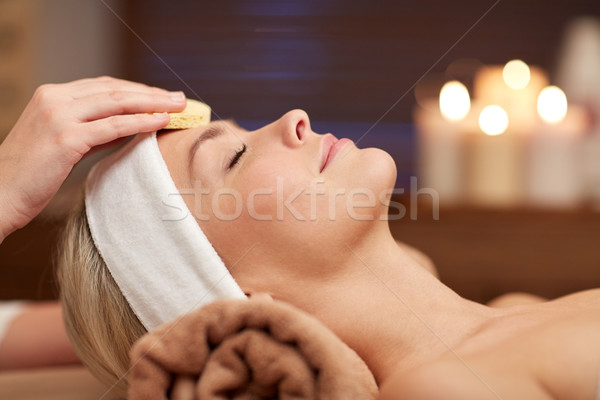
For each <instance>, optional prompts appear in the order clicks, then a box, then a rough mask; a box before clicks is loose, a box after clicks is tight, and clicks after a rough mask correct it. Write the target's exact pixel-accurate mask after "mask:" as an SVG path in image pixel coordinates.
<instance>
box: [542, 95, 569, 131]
mask: <svg viewBox="0 0 600 400" xmlns="http://www.w3.org/2000/svg"><path fill="white" fill-rule="evenodd" d="M567 107H568V105H567V96H566V95H565V92H563V91H562V90H561V89H560V88H559V87H556V86H546V87H545V88H544V89H543V90H542V91H541V92H540V95H539V96H538V101H537V109H538V114H539V115H540V117H541V118H542V119H543V120H544V121H546V122H549V123H551V124H554V123H557V122H560V121H562V120H563V118H564V117H565V115H567Z"/></svg>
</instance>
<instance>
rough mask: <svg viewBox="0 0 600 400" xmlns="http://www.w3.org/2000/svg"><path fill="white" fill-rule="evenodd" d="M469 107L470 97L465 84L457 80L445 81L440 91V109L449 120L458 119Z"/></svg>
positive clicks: (467, 111)
mask: <svg viewBox="0 0 600 400" xmlns="http://www.w3.org/2000/svg"><path fill="white" fill-rule="evenodd" d="M470 109H471V98H470V97H469V91H468V90H467V88H466V86H465V85H463V84H462V83H460V82H459V81H450V82H446V84H445V85H444V87H442V90H441V91H440V111H441V112H442V115H443V116H444V117H445V118H446V119H449V120H450V121H460V120H461V119H463V118H464V117H465V116H466V115H467V114H468V113H469V110H470Z"/></svg>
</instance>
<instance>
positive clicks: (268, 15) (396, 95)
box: [0, 0, 600, 301]
mask: <svg viewBox="0 0 600 400" xmlns="http://www.w3.org/2000/svg"><path fill="white" fill-rule="evenodd" d="M494 4H495V6H494ZM106 5H107V6H99V7H98V10H97V12H98V13H102V15H101V17H102V18H105V19H109V20H112V21H113V22H114V32H113V31H111V35H112V36H111V37H114V38H115V39H114V41H113V42H110V43H109V48H110V49H113V48H116V49H119V50H118V53H119V54H120V56H119V57H117V59H116V60H115V62H114V65H116V68H117V69H116V72H115V74H116V75H117V76H121V77H126V78H129V79H132V80H136V81H141V82H145V83H149V84H154V85H157V86H161V87H165V88H168V89H180V90H184V91H185V92H186V93H187V94H188V96H189V97H196V98H200V99H202V100H204V101H205V102H207V103H208V104H210V105H211V106H212V108H213V111H214V112H215V115H214V117H215V118H229V117H234V118H236V119H237V120H239V121H240V123H241V124H242V126H245V127H247V128H253V127H255V126H258V125H260V124H262V123H263V122H267V121H271V120H273V119H276V118H278V117H279V116H281V115H282V114H283V113H285V112H286V111H289V110H291V109H294V108H302V109H304V110H306V111H307V112H308V113H309V116H310V117H311V121H312V124H313V129H314V130H315V131H316V132H319V133H324V132H327V131H331V132H332V133H334V134H336V135H338V136H349V137H352V138H354V139H355V140H356V139H357V138H360V137H362V136H363V135H364V134H365V133H366V132H369V134H367V135H366V136H365V137H364V139H361V142H360V143H359V146H361V147H364V146H371V145H372V146H379V147H383V148H385V149H386V150H387V151H389V152H390V153H391V154H392V155H393V156H394V158H395V159H396V162H397V165H398V170H399V185H400V186H403V184H404V183H405V182H406V178H407V177H408V176H410V175H412V174H414V172H415V161H416V160H415V149H414V139H415V134H414V128H413V126H412V123H411V122H412V110H413V108H414V107H415V96H414V87H415V85H416V84H417V83H418V82H419V81H420V80H423V81H426V82H428V83H429V84H431V86H432V87H435V85H437V84H440V83H441V82H443V80H444V79H450V78H461V79H462V78H465V77H467V78H468V76H470V73H472V70H469V68H466V69H465V68H464V67H463V68H458V67H457V66H456V65H457V64H456V60H461V59H471V60H472V61H470V62H469V63H464V62H463V63H462V65H463V66H464V65H470V66H473V65H475V66H476V65H478V64H481V63H483V64H503V63H505V62H506V61H508V60H510V59H514V58H520V59H523V60H525V61H526V62H528V63H529V64H534V65H539V66H541V67H543V68H544V69H546V70H548V71H549V72H550V74H551V76H552V74H553V72H554V71H555V68H556V65H557V60H558V56H559V48H560V44H561V38H562V35H563V32H564V29H565V27H566V26H567V24H568V23H569V21H571V20H572V19H573V18H575V17H578V16H582V15H592V16H596V17H600V2H599V1H598V0H577V1H549V0H537V1H534V0H519V1H517V0H502V1H499V2H497V3H495V2H494V1H489V0H485V1H484V0H477V1H475V0H468V1H447V0H436V1H432V0H426V1H394V2H393V1H341V0H334V1H316V0H308V1H281V0H279V1H275V0H272V1H267V0H255V1H232V0H221V1H192V0H187V1H164V0H131V1H106ZM111 9H112V10H113V11H114V14H113V12H112V11H111ZM55 12H58V13H60V17H61V18H64V19H65V20H67V21H77V19H78V18H80V16H79V14H77V12H76V11H74V9H73V8H64V9H61V10H55ZM486 12H487V14H486ZM42 18H44V17H43V14H42ZM88 18H89V16H88ZM82 24H83V23H82ZM63 25H64V26H62V28H64V29H65V32H63V36H62V38H63V39H62V42H64V41H66V40H67V39H69V37H71V39H72V40H74V41H75V42H77V40H78V39H77V38H74V39H73V38H72V35H73V34H75V33H71V32H70V31H69V29H70V28H69V25H68V24H66V25H65V24H63ZM58 28H61V27H60V26H59V27H58ZM58 28H56V29H58ZM53 29H54V28H53ZM80 29H85V26H83V27H80ZM80 40H83V39H80ZM60 44H61V41H57V42H56V43H54V44H53V45H52V46H46V47H45V49H46V50H45V51H46V53H47V54H49V57H51V58H52V57H54V58H56V57H62V58H61V59H59V60H56V63H57V65H60V66H64V68H65V70H67V69H69V68H72V67H73V66H76V65H77V64H78V63H83V62H84V61H85V60H84V59H82V58H81V57H80V55H78V54H72V53H69V51H68V50H65V49H62V50H61V49H60V47H59V46H60ZM53 46H54V47H53ZM111 62H112V61H111ZM449 67H450V68H449ZM54 71H55V74H58V72H60V68H55V69H54ZM56 76H58V75H56ZM66 76H68V78H66V79H68V80H72V79H75V78H79V77H81V76H74V74H72V73H66ZM49 79H52V78H49ZM465 83H467V84H468V83H469V82H468V81H467V82H465ZM432 93H433V94H434V95H435V91H433V92H432ZM63 197H64V196H63ZM401 200H402V201H404V202H405V203H406V199H401ZM67 203H68V202H67ZM406 206H407V208H409V207H411V205H409V204H406ZM49 215H51V217H48V216H49ZM61 215H62V214H61V213H54V214H50V213H45V214H44V215H43V216H42V217H40V218H38V219H36V220H35V221H34V222H33V223H32V224H30V225H29V226H28V227H26V228H24V229H22V230H20V231H18V232H16V233H14V234H13V235H11V236H10V237H8V238H7V239H6V240H5V241H4V243H2V245H0V264H1V265H0V298H3V299H11V298H31V299H48V298H55V297H56V289H55V282H54V277H53V276H54V275H53V270H52V263H51V261H50V260H51V257H50V255H51V253H52V249H53V248H54V247H55V246H56V233H57V232H58V230H59V227H60V225H61V223H62V221H61ZM419 215H420V216H419V218H418V219H417V220H416V221H413V220H410V219H408V218H404V219H403V220H401V221H396V222H394V223H393V224H392V231H393V233H394V235H395V236H396V237H397V238H398V239H401V240H403V241H405V242H407V243H409V244H412V245H415V246H417V247H418V248H420V249H422V250H423V251H424V252H425V253H427V254H429V255H430V256H431V257H432V258H433V260H434V261H435V262H436V264H437V266H438V268H439V270H440V273H441V277H442V279H443V280H444V281H445V282H446V283H447V284H448V285H449V286H450V287H452V288H454V289H455V290H457V291H458V292H459V293H460V294H462V295H464V296H466V297H468V298H471V299H474V300H478V301H487V300H489V299H491V298H492V297H494V296H497V295H499V294H502V293H504V292H507V291H515V290H520V291H528V292H533V293H537V294H540V295H543V296H548V297H556V296H559V295H562V294H566V293H569V292H572V291H575V290H582V289H586V288H592V287H600V252H599V251H598V243H600V213H598V212H597V211H593V210H590V209H578V210H561V211H548V210H535V209H517V210H515V209H511V210H490V209H474V208H453V209H442V210H441V211H440V220H439V221H434V220H432V218H431V211H430V209H429V208H428V207H427V205H426V203H425V204H424V205H423V206H420V208H419Z"/></svg>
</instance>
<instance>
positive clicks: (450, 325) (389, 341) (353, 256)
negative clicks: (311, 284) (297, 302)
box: [311, 225, 494, 383]
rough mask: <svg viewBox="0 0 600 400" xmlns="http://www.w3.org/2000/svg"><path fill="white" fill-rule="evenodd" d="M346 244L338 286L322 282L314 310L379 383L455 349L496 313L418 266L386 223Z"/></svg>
mask: <svg viewBox="0 0 600 400" xmlns="http://www.w3.org/2000/svg"><path fill="white" fill-rule="evenodd" d="M343 245H344V247H345V253H346V254H347V256H346V257H344V262H343V266H342V268H341V269H340V270H341V271H343V274H341V275H340V278H339V279H340V281H341V284H336V285H331V282H328V283H325V284H323V287H322V288H321V289H322V293H323V296H319V297H320V299H321V300H326V301H324V302H323V301H321V302H320V304H319V305H318V306H316V307H315V308H314V309H313V311H314V310H316V312H314V314H315V315H316V316H317V317H318V318H320V319H321V320H322V321H324V322H325V323H326V324H327V325H329V327H330V328H331V329H332V330H333V331H334V332H336V333H337V334H338V336H340V337H341V338H342V340H344V341H345V342H346V343H347V344H348V345H349V346H350V347H351V348H353V349H354V350H355V351H356V352H357V353H358V354H359V355H360V356H361V357H362V358H363V360H365V362H366V363H367V365H368V366H369V368H370V369H371V371H372V372H373V374H374V376H375V379H376V380H377V382H379V383H381V382H382V381H383V380H385V378H386V377H387V376H389V375H390V374H391V373H392V372H393V371H395V370H398V369H401V368H410V367H413V366H416V365H418V364H421V363H424V362H426V361H428V360H432V359H433V358H435V357H437V356H440V355H442V354H443V353H445V352H447V351H449V350H450V349H453V348H455V347H456V346H457V345H459V344H460V343H461V342H463V341H464V340H466V339H468V338H469V337H470V336H472V335H473V334H474V333H475V332H476V331H477V330H478V329H480V327H481V326H482V324H484V323H485V322H486V321H487V320H489V319H490V318H491V317H492V316H493V315H494V311H493V309H490V308H488V307H485V306H483V305H481V304H478V303H474V302H471V301H469V300H466V299H464V298H462V297H460V296H459V295H458V294H456V293H455V292H454V291H452V290H451V289H450V288H448V287H447V286H445V285H444V284H442V283H441V282H440V281H439V280H438V279H437V278H435V277H434V276H433V275H431V274H430V273H429V272H428V271H426V270H425V269H424V268H422V267H421V266H420V265H419V264H417V263H416V262H415V260H414V259H412V258H411V257H410V256H409V255H408V254H407V253H406V252H405V251H403V250H402V249H400V248H399V247H398V245H397V244H396V242H395V240H394V239H393V237H392V236H391V234H390V232H389V229H388V228H387V225H386V227H385V229H381V230H380V232H375V233H374V234H372V235H368V237H367V238H366V239H364V240H362V241H361V242H358V243H344V244H343ZM324 303H326V304H327V305H328V306H327V307H323V304H324ZM311 308H312V307H311Z"/></svg>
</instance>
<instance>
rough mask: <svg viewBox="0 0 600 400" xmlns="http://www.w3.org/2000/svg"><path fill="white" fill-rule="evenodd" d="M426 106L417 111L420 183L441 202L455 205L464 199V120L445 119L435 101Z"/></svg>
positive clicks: (417, 108) (415, 113) (415, 115)
mask: <svg viewBox="0 0 600 400" xmlns="http://www.w3.org/2000/svg"><path fill="white" fill-rule="evenodd" d="M425 106H426V107H420V106H417V107H416V108H415V111H414V120H415V124H416V129H417V142H418V154H419V158H418V159H419V164H418V174H419V180H420V182H419V186H420V187H428V188H432V189H435V190H436V191H437V192H438V194H439V196H440V202H441V203H442V204H444V205H449V204H455V203H458V202H460V201H461V200H462V196H463V187H464V184H463V175H464V174H463V161H462V160H463V144H462V135H463V131H462V129H463V123H462V122H461V121H449V120H447V119H446V118H444V117H443V116H442V114H441V112H440V108H439V105H438V103H437V101H436V100H431V101H429V102H427V103H426V104H425Z"/></svg>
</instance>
